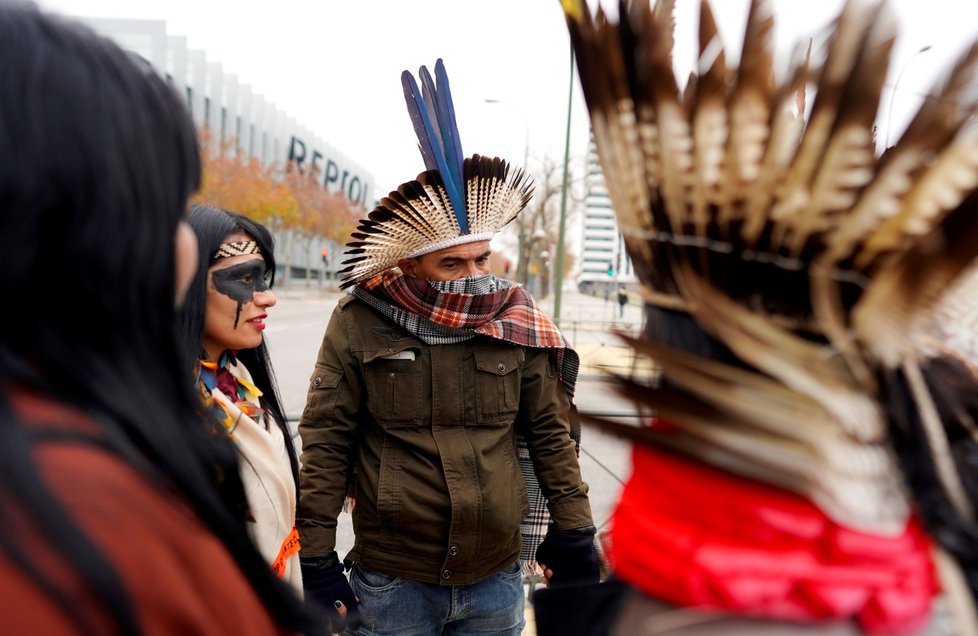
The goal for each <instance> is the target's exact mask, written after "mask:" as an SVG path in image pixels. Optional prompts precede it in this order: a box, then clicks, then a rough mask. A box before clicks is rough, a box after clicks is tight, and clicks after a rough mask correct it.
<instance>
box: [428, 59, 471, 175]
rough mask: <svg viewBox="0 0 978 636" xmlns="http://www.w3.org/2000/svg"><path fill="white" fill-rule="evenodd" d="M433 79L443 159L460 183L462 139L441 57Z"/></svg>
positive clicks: (436, 65)
mask: <svg viewBox="0 0 978 636" xmlns="http://www.w3.org/2000/svg"><path fill="white" fill-rule="evenodd" d="M435 80H436V81H437V82H438V91H437V96H438V124H439V127H440V128H441V138H442V142H443V144H444V146H445V160H446V161H448V167H449V169H450V170H451V171H452V178H453V179H455V181H456V182H458V183H459V184H462V183H464V179H463V175H464V171H463V169H462V164H463V163H464V161H465V157H464V156H463V155H462V141H461V138H460V137H459V134H458V123H457V122H456V121H455V105H454V103H452V91H451V89H450V88H449V86H448V73H447V72H446V71H445V64H444V63H443V62H442V61H441V58H439V59H438V61H437V62H435ZM463 191H464V187H463Z"/></svg>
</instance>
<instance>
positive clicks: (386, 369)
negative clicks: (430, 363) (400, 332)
mask: <svg viewBox="0 0 978 636" xmlns="http://www.w3.org/2000/svg"><path fill="white" fill-rule="evenodd" d="M364 380H365V382H366V385H367V408H368V409H369V410H370V413H371V414H372V415H373V416H374V419H375V420H377V421H378V422H380V423H382V424H384V425H385V426H387V427H389V428H397V427H407V426H411V427H414V426H418V425H420V424H421V418H422V415H423V399H424V398H423V395H424V392H423V389H424V382H423V378H422V376H421V361H420V360H416V359H415V356H414V352H411V355H410V356H408V355H404V356H403V357H400V358H391V357H382V356H376V357H372V358H370V357H368V359H366V360H365V361H364Z"/></svg>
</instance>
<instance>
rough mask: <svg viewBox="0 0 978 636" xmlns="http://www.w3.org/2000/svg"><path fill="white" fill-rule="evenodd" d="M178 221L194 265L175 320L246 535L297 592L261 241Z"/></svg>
mask: <svg viewBox="0 0 978 636" xmlns="http://www.w3.org/2000/svg"><path fill="white" fill-rule="evenodd" d="M187 221H188V222H189V223H190V226H191V227H192V228H193V230H194V232H195V233H196V234H197V239H198V248H199V249H198V254H199V256H200V266H199V267H198V268H197V273H196V275H195V277H194V280H193V282H192V283H191V286H190V291H189V292H188V294H187V301H186V302H185V304H184V311H183V312H182V323H183V329H184V336H185V338H186V341H185V342H186V348H187V351H188V352H189V353H192V354H193V355H195V356H196V357H197V360H198V362H197V367H196V374H197V386H198V388H199V390H200V393H201V398H202V400H203V402H204V404H205V405H206V407H207V411H208V412H209V413H210V414H212V415H213V416H214V418H215V419H216V420H217V421H218V422H219V423H220V428H221V429H223V430H224V431H225V432H226V433H227V434H228V436H230V438H231V439H232V440H234V441H235V443H236V444H237V447H238V449H239V451H240V454H241V460H242V461H241V465H240V471H241V479H242V481H243V482H244V486H245V492H246V495H247V500H248V519H249V524H248V526H249V530H250V534H251V536H252V537H253V538H254V540H255V543H256V544H257V545H258V549H259V551H260V552H261V553H262V554H263V555H264V556H265V559H266V560H267V561H268V562H269V564H270V565H271V567H272V570H273V571H274V572H275V573H276V574H277V575H278V576H279V577H281V578H282V579H284V580H285V581H287V582H288V583H290V584H291V585H292V586H293V587H294V588H295V589H296V590H299V591H301V590H302V575H301V572H300V569H299V563H298V552H299V541H298V535H297V534H296V531H295V505H296V489H297V483H298V480H297V475H298V460H297V459H296V452H295V447H294V445H293V443H292V436H291V434H290V431H289V428H288V425H287V421H286V418H285V414H284V413H283V411H282V405H281V404H282V403H281V399H280V397H279V392H278V387H277V384H276V382H275V375H274V373H273V371H272V366H271V363H270V360H269V356H268V350H267V348H266V346H265V339H264V335H263V332H264V329H265V319H266V318H267V316H268V310H269V309H270V308H271V307H272V306H274V305H275V294H274V293H273V292H272V290H271V284H272V278H273V274H274V272H275V257H274V252H273V248H274V245H273V240H272V236H271V234H270V233H269V232H268V230H266V229H265V228H264V227H263V226H262V225H261V224H259V223H257V222H255V221H252V220H251V219H248V218H247V217H244V216H242V215H240V214H237V213H234V212H230V211H227V210H222V209H219V208H215V207H211V206H207V205H200V204H196V205H193V206H192V207H191V209H190V211H189V213H188V215H187Z"/></svg>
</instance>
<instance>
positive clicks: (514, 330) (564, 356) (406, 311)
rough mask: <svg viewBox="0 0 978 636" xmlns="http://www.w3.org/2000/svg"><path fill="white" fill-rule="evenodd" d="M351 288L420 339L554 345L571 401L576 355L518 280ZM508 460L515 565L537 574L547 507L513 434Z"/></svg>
mask: <svg viewBox="0 0 978 636" xmlns="http://www.w3.org/2000/svg"><path fill="white" fill-rule="evenodd" d="M351 293H352V294H353V295H354V296H356V297H357V298H359V299H361V300H363V301H364V302H365V303H367V304H368V305H369V306H370V307H372V308H373V309H375V310H376V311H378V312H380V313H381V314H383V315H384V316H386V317H387V318H389V319H390V320H392V321H393V322H395V323H397V324H398V325H400V326H401V327H403V328H404V329H406V330H407V331H409V332H410V333H412V334H414V335H415V336H417V337H418V338H420V339H421V340H422V341H423V342H425V343H426V344H454V343H456V342H462V341H464V340H468V339H470V338H474V337H475V336H476V335H479V334H481V335H484V336H489V337H490V338H495V339H496V340H502V341H504V342H509V343H512V344H517V345H521V346H524V347H534V348H543V349H554V353H555V356H556V359H557V369H558V372H559V374H560V381H561V384H562V385H563V386H564V389H565V390H566V391H567V393H568V395H570V396H571V401H572V403H573V398H574V388H575V385H576V384H577V374H578V371H579V370H580V358H579V357H578V355H577V352H576V351H574V350H573V349H571V348H570V346H568V344H567V341H566V340H565V339H564V336H563V335H562V334H561V333H560V330H559V329H558V328H557V325H555V324H554V323H553V321H552V320H551V319H550V318H549V317H548V316H547V315H546V314H544V313H543V312H542V311H540V309H539V308H538V307H537V306H536V302H534V300H533V296H531V295H530V293H529V292H528V291H526V289H524V288H523V287H522V286H521V285H517V284H516V283H514V282H512V281H509V280H505V279H502V278H496V277H495V276H493V275H492V274H486V275H483V276H473V277H470V278H461V279H458V280H449V281H429V280H423V279H419V278H413V277H411V276H404V275H402V274H398V273H396V272H394V271H387V272H384V273H383V274H379V275H377V276H375V277H373V278H371V279H369V280H366V281H364V282H362V283H360V284H358V285H356V286H354V287H353V289H352V290H351ZM571 408H572V409H573V408H574V407H573V405H572V407H571ZM576 421H577V420H576V417H575V418H573V419H572V425H571V434H572V436H573V437H574V442H575V444H576V450H577V452H578V453H580V445H581V430H580V427H579V426H578V425H576ZM516 457H517V459H518V460H519V465H520V472H521V473H522V474H523V481H524V483H525V484H526V493H527V498H528V500H529V507H530V511H529V513H527V515H526V516H525V517H524V518H523V521H522V522H521V524H520V535H521V537H522V540H521V542H520V556H519V562H520V569H521V570H522V572H523V576H536V577H539V576H540V574H542V571H541V570H540V567H539V566H538V565H537V562H536V550H537V546H539V545H540V543H541V542H542V541H543V538H544V536H545V535H546V533H547V526H548V524H549V523H550V512H549V510H547V499H546V497H544V496H543V493H542V492H541V491H540V484H539V483H538V482H537V477H536V472H535V471H534V470H533V463H532V462H531V461H530V451H529V448H528V447H527V445H526V440H525V439H523V436H522V435H519V434H517V436H516ZM349 503H350V502H348V505H349Z"/></svg>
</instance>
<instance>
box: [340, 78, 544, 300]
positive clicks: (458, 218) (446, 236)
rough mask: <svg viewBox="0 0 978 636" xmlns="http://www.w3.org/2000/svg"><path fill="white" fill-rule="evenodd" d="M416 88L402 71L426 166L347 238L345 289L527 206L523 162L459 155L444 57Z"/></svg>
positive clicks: (479, 232)
mask: <svg viewBox="0 0 978 636" xmlns="http://www.w3.org/2000/svg"><path fill="white" fill-rule="evenodd" d="M418 75H419V77H420V79H421V88H420V89H419V88H418V83H417V81H416V80H415V78H414V76H413V75H411V73H409V72H408V71H404V73H402V75H401V83H402V84H403V86H404V98H405V101H406V102H407V109H408V114H409V115H410V116H411V122H412V124H413V125H414V132H415V133H416V134H417V136H418V147H419V149H420V150H421V156H422V158H423V159H424V165H425V168H426V171H425V172H422V173H421V174H419V175H418V177H417V178H416V179H415V180H413V181H408V182H407V183H404V184H402V185H401V186H399V187H398V188H397V190H395V191H393V192H391V193H390V194H388V195H387V196H386V197H384V198H383V199H381V201H380V204H379V205H378V206H377V207H376V208H374V209H373V210H372V211H371V212H370V214H369V215H368V216H367V218H366V219H362V220H361V221H360V223H359V225H358V226H357V230H356V231H355V232H354V233H353V235H352V236H353V239H354V240H353V241H351V242H349V243H347V248H348V249H347V250H346V252H345V254H346V255H347V256H349V258H348V259H347V260H345V261H343V264H344V265H346V266H347V267H345V268H344V269H342V270H340V272H339V278H340V287H341V288H346V287H349V286H350V285H353V284H355V283H357V282H360V281H362V280H366V279H368V278H370V277H372V276H375V275H377V274H379V273H381V272H384V271H386V270H388V269H390V268H392V267H394V266H396V265H397V263H398V261H400V260H401V259H403V258H412V257H415V256H421V255H423V254H428V253H430V252H434V251H436V250H440V249H444V248H446V247H452V246H455V245H462V244H464V243H471V242H475V241H485V240H489V239H491V238H492V237H493V236H494V235H495V234H496V232H498V231H499V230H500V229H501V228H502V227H503V226H505V225H506V224H507V223H509V222H510V221H512V220H513V219H514V218H516V216H517V215H518V214H519V213H520V212H521V211H522V210H523V209H524V208H525V207H526V205H527V203H529V201H530V197H531V196H532V195H533V183H532V181H531V179H530V178H529V176H528V175H527V174H526V173H525V172H524V170H523V169H522V168H518V169H512V168H511V166H510V165H509V163H508V162H506V161H504V160H503V159H500V158H498V157H495V158H490V157H483V156H480V155H473V156H471V157H468V158H463V155H462V144H461V141H460V139H459V133H458V126H457V124H456V122H455V106H454V104H453V103H452V94H451V90H450V88H449V85H448V75H447V74H446V72H445V65H444V63H443V62H442V60H440V59H439V60H438V61H437V62H435V77H434V79H432V77H431V73H429V71H428V69H427V68H426V67H424V66H422V67H421V69H420V72H419V74H418Z"/></svg>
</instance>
